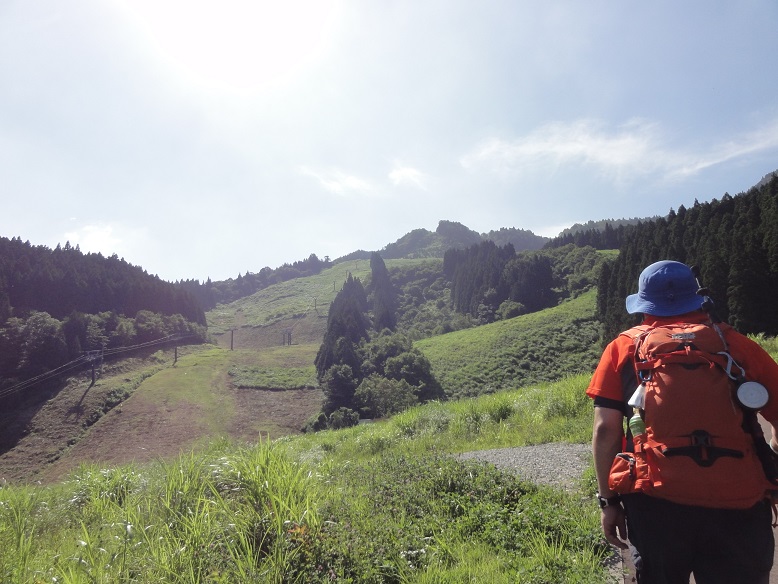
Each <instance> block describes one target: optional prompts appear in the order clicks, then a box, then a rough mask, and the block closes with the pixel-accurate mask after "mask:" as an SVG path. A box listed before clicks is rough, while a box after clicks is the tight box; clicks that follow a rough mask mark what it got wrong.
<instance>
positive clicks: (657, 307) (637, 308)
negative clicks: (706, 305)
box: [626, 293, 705, 316]
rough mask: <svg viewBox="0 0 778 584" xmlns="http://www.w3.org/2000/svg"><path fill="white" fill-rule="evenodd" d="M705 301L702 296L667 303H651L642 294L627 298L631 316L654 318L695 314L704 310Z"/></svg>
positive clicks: (631, 295)
mask: <svg viewBox="0 0 778 584" xmlns="http://www.w3.org/2000/svg"><path fill="white" fill-rule="evenodd" d="M704 301H705V299H704V298H702V296H697V295H696V294H695V295H694V296H689V297H687V298H683V299H676V300H672V301H671V300H668V301H666V302H651V301H650V300H647V299H646V298H643V297H641V296H640V294H639V293H638V294H630V295H629V296H627V300H626V305H627V312H628V313H629V314H651V315H653V316H676V315H679V314H686V313H687V312H694V311H695V310H700V308H702V303H703V302H704Z"/></svg>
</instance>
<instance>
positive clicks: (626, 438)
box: [586, 260, 778, 584]
mask: <svg viewBox="0 0 778 584" xmlns="http://www.w3.org/2000/svg"><path fill="white" fill-rule="evenodd" d="M705 293H706V292H705V290H704V289H703V288H702V287H701V286H700V284H699V282H698V279H697V277H696V276H695V274H694V272H693V271H692V269H691V268H689V267H688V266H686V265H685V264H682V263H680V262H675V261H668V260H664V261H660V262H656V263H654V264H651V265H650V266H648V267H647V268H645V269H644V270H643V272H642V273H641V274H640V279H639V286H638V292H637V293H636V294H631V295H629V296H628V297H627V299H626V308H627V312H628V313H630V314H642V315H643V321H642V325H641V326H637V327H635V328H633V329H630V330H628V331H625V332H623V333H621V334H620V335H619V336H618V337H617V338H616V339H615V340H613V341H611V342H610V343H609V344H608V346H607V347H606V348H605V351H604V352H603V354H602V357H601V359H600V362H599V365H598V366H597V369H596V371H595V373H594V375H593V377H592V380H591V382H590V384H589V387H588V389H587V392H586V393H587V395H588V396H589V397H590V398H592V399H593V402H594V428H593V436H592V452H593V455H594V465H595V472H596V475H597V487H598V491H599V492H598V494H597V499H598V502H599V504H600V507H601V509H602V514H601V524H602V529H603V532H604V534H605V537H606V539H607V540H608V541H609V542H610V543H611V544H613V545H615V546H617V547H619V548H621V549H631V550H632V555H633V560H634V563H635V568H636V572H637V580H638V582H639V583H640V584H680V583H684V584H688V582H689V579H690V575H691V574H693V575H694V579H695V582H696V583H697V584H711V583H721V584H725V583H726V584H732V583H741V584H758V583H763V584H767V583H768V581H769V577H770V569H771V567H772V564H773V552H774V549H775V542H774V538H773V530H772V517H773V504H772V500H771V496H772V491H773V490H778V487H777V486H776V484H778V480H776V482H771V480H770V479H769V478H768V475H769V474H770V471H773V470H774V469H775V467H774V466H772V465H774V461H775V459H774V458H773V454H774V451H778V440H777V439H776V432H777V428H776V427H777V426H778V364H776V363H775V361H773V359H772V358H771V357H770V356H769V354H768V353H767V352H766V351H764V350H763V349H762V348H761V347H760V346H759V345H758V344H757V343H755V342H754V341H752V340H750V339H749V338H747V337H746V336H744V335H742V334H740V333H738V332H736V331H735V330H734V329H732V328H731V327H729V326H728V325H726V324H724V323H719V322H718V319H716V318H715V313H714V312H713V311H712V302H711V301H710V298H708V297H707V296H705V295H704V294H705ZM674 383H675V385H674ZM679 385H680V387H679ZM738 399H740V401H741V402H743V405H741V404H739V403H738V402H737V400H738ZM757 411H758V412H759V413H760V414H761V415H762V416H763V417H764V418H765V420H767V421H768V422H769V423H770V425H771V426H772V436H771V438H770V441H769V446H768V444H767V443H766V442H765V438H764V436H763V435H762V434H761V428H760V427H759V423H758V421H757V418H756V412H757ZM625 417H626V418H628V425H627V430H626V432H625V429H624V419H625ZM744 428H745V429H748V432H746V430H745V429H744ZM760 442H761V444H760ZM772 479H773V480H775V476H772ZM627 541H629V544H631V545H629V546H628V544H627Z"/></svg>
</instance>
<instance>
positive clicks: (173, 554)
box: [0, 376, 608, 584]
mask: <svg viewBox="0 0 778 584" xmlns="http://www.w3.org/2000/svg"><path fill="white" fill-rule="evenodd" d="M585 381H586V379H585V377H583V376H579V377H572V378H569V379H566V380H564V381H563V382H560V383H556V384H545V385H541V386H537V387H535V388H528V389H524V390H516V391H514V392H507V393H501V394H493V395H488V396H483V397H480V398H474V399H469V400H463V401H460V402H451V403H445V404H444V403H433V404H429V405H427V406H422V407H418V408H415V409H413V410H409V411H407V412H405V413H403V414H402V415H399V416H396V417H395V418H392V419H389V420H387V421H385V422H379V423H374V424H369V425H364V426H359V427H355V428H350V429H348V430H344V431H337V432H335V431H328V432H323V433H320V434H317V435H312V436H311V435H305V436H300V437H290V438H285V439H279V440H277V441H274V442H267V441H266V442H260V443H259V444H257V445H254V446H237V445H233V444H230V443H228V442H226V441H222V442H218V443H214V444H212V445H211V446H210V448H209V449H207V450H205V451H198V452H197V453H189V454H184V455H181V456H180V457H179V458H177V459H176V460H174V461H170V462H161V461H160V462H157V463H155V464H152V465H149V466H144V467H140V466H135V465H130V466H124V467H117V468H99V467H96V466H91V465H85V466H82V467H81V468H79V469H78V470H77V471H76V472H75V473H73V474H72V475H71V476H70V478H69V479H68V480H67V481H66V482H64V483H62V484H59V485H56V486H49V487H44V486H10V485H4V486H2V487H0V581H2V582H4V583H6V582H7V583H9V584H17V583H18V584H28V583H29V584H32V583H35V584H38V583H43V582H51V583H54V582H57V583H67V584H81V583H87V582H89V583H96V582H133V583H135V582H137V583H151V582H155V583H157V582H163V583H167V582H171V583H182V584H183V583H187V584H189V583H199V582H203V583H205V582H213V583H218V582H224V583H227V582H229V583H232V582H306V583H307V582H376V583H378V582H408V583H410V582H471V581H477V582H486V581H488V582H515V581H522V582H558V581H560V580H559V577H560V576H559V575H560V574H563V575H564V578H565V579H564V581H567V582H602V581H603V579H604V575H603V574H604V572H603V569H602V567H601V565H602V558H603V557H604V555H606V554H607V553H608V549H607V547H606V546H605V545H604V544H603V542H602V539H601V537H600V534H599V528H598V524H597V513H596V509H595V507H596V506H594V505H591V504H590V501H589V500H587V501H586V504H584V505H582V504H581V499H582V497H583V498H586V499H590V497H591V485H590V484H588V483H583V482H582V484H581V489H580V490H579V491H576V492H565V491H560V490H555V489H552V488H550V487H541V486H536V485H532V484H529V483H526V482H523V481H522V480H520V479H519V478H518V477H516V476H514V475H512V474H509V473H505V472H502V471H499V470H497V469H496V468H494V467H492V466H488V465H484V464H478V463H474V462H465V461H459V460H458V459H456V458H453V457H451V456H449V455H448V454H449V453H453V452H457V451H462V450H472V449H473V448H475V447H484V448H489V447H494V446H505V445H520V444H530V443H536V442H541V441H548V440H570V441H585V440H588V436H587V432H588V429H587V428H588V426H589V424H590V422H589V418H590V411H591V410H590V408H589V406H588V404H586V402H585V398H582V397H581V396H582V394H583V388H584V387H585Z"/></svg>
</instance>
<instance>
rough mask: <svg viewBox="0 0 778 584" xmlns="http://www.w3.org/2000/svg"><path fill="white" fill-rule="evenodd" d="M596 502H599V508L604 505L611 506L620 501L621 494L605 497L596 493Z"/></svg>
mask: <svg viewBox="0 0 778 584" xmlns="http://www.w3.org/2000/svg"><path fill="white" fill-rule="evenodd" d="M597 502H598V503H599V504H600V509H605V508H606V507H613V506H614V505H618V504H619V503H621V495H613V496H612V497H608V498H607V499H606V498H605V497H603V496H602V495H600V493H597Z"/></svg>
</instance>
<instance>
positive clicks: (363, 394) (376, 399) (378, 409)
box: [354, 375, 419, 418]
mask: <svg viewBox="0 0 778 584" xmlns="http://www.w3.org/2000/svg"><path fill="white" fill-rule="evenodd" d="M354 402H355V404H356V406H357V407H358V408H359V411H360V413H361V414H362V416H363V417H365V418H383V417H385V416H391V415H392V414H396V413H399V412H402V411H403V410H406V409H408V408H410V407H412V406H415V405H416V404H418V403H419V400H418V399H417V398H416V395H415V393H414V388H413V387H412V386H411V385H410V384H409V383H408V382H407V381H405V380H404V379H400V380H395V379H385V378H383V377H380V376H377V375H371V376H370V377H368V378H367V379H365V380H364V381H362V383H361V384H360V385H359V387H358V388H357V391H356V393H355V394H354Z"/></svg>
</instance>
